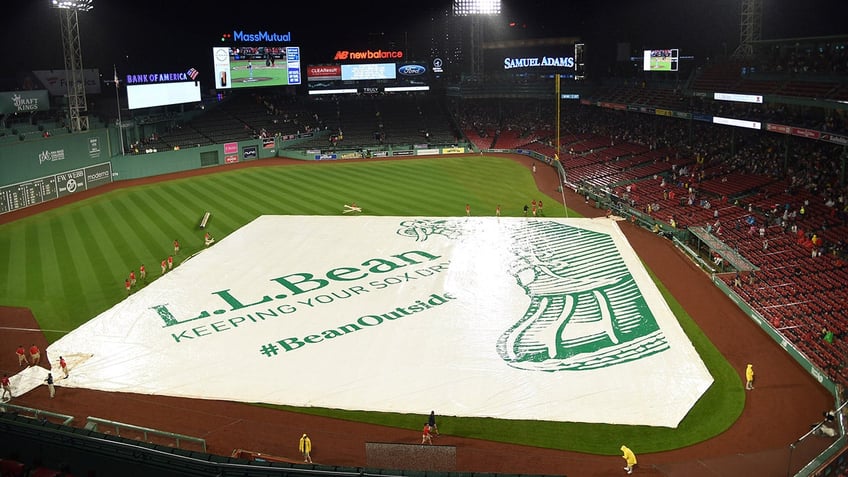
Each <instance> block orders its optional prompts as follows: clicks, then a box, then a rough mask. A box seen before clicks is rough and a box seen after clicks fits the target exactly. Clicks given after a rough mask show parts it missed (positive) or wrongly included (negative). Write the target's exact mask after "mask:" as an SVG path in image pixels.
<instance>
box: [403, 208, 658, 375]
mask: <svg viewBox="0 0 848 477" xmlns="http://www.w3.org/2000/svg"><path fill="white" fill-rule="evenodd" d="M402 225H403V226H404V227H403V228H402V229H400V230H398V234H400V235H405V236H409V237H415V238H416V240H418V241H423V240H426V239H427V238H428V237H429V236H431V235H435V234H438V235H443V236H445V237H448V238H450V239H456V238H458V237H459V236H460V235H461V234H462V231H461V227H462V225H461V224H459V223H452V222H450V221H445V220H439V221H428V220H425V219H416V220H415V221H414V223H411V221H407V222H404V223H403V224H402ZM511 238H512V240H511V249H510V253H511V255H513V256H514V257H515V260H514V261H513V263H512V264H511V266H510V270H509V272H510V274H511V275H512V276H513V277H514V278H515V280H516V283H517V284H518V285H519V286H521V287H522V288H523V289H524V292H525V293H526V294H527V296H528V297H529V298H530V303H529V305H528V307H527V310H526V311H525V313H524V315H523V316H521V317H519V318H518V319H517V321H516V323H515V324H514V325H513V326H512V327H510V328H509V329H508V330H506V331H505V332H504V333H503V334H502V335H501V337H500V338H499V339H498V342H497V351H498V354H499V355H500V356H501V358H503V359H504V360H505V361H506V362H507V363H508V364H509V365H510V366H512V367H515V368H520V369H528V370H539V371H561V370H588V369H597V368H603V367H607V366H612V365H615V364H621V363H625V362H629V361H634V360H637V359H640V358H644V357H646V356H650V355H653V354H656V353H659V352H662V351H664V350H666V349H668V346H669V345H668V342H667V340H666V338H665V336H664V335H663V333H662V331H661V330H660V329H659V325H658V324H657V320H656V318H655V317H654V315H653V312H652V311H651V309H650V307H649V306H648V304H647V303H646V301H645V299H644V298H643V297H642V294H641V292H640V290H639V287H638V285H637V283H636V280H635V279H634V277H633V276H632V275H631V273H630V270H629V269H628V268H627V266H626V264H625V263H624V261H623V260H622V258H621V255H620V254H619V252H618V249H617V248H616V245H615V242H614V241H613V239H612V237H610V236H609V235H607V234H603V233H599V232H594V231H590V230H585V229H581V228H577V227H572V226H568V225H565V224H561V223H558V222H554V221H532V222H522V223H520V224H518V225H517V226H516V227H515V228H514V229H513V230H512V231H511Z"/></svg>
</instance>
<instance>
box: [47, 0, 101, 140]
mask: <svg viewBox="0 0 848 477" xmlns="http://www.w3.org/2000/svg"><path fill="white" fill-rule="evenodd" d="M50 4H51V6H52V7H53V8H55V9H57V10H58V11H59V20H60V26H61V27H62V50H63V53H64V55H65V76H66V78H67V83H68V119H69V121H70V131H71V132H80V131H85V130H87V129H88V116H86V115H85V114H84V113H86V112H87V111H88V104H87V103H86V99H85V72H84V71H83V68H82V51H81V49H80V36H79V18H78V15H77V14H78V12H87V11H89V10H91V9H92V8H94V0H51V2H50Z"/></svg>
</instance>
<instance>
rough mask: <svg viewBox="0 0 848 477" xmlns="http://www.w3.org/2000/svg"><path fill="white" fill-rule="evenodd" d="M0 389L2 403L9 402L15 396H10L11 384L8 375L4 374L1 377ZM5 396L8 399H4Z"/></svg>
mask: <svg viewBox="0 0 848 477" xmlns="http://www.w3.org/2000/svg"><path fill="white" fill-rule="evenodd" d="M0 387H2V388H3V396H2V397H0V399H2V400H3V402H6V401H9V400H11V399H12V398H13V397H15V396H12V383H11V382H9V375H8V374H4V375H3V377H2V378H0ZM6 394H8V395H9V399H6Z"/></svg>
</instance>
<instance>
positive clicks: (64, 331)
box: [0, 326, 70, 333]
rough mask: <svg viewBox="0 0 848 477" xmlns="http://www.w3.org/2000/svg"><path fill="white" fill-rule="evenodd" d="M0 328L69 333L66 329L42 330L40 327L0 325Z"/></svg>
mask: <svg viewBox="0 0 848 477" xmlns="http://www.w3.org/2000/svg"><path fill="white" fill-rule="evenodd" d="M0 330H9V331H49V332H51V333H70V331H68V330H43V329H41V328H14V327H10V326H0Z"/></svg>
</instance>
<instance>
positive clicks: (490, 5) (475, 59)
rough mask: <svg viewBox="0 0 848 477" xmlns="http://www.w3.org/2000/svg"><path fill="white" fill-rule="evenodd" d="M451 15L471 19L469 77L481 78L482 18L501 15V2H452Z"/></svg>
mask: <svg viewBox="0 0 848 477" xmlns="http://www.w3.org/2000/svg"><path fill="white" fill-rule="evenodd" d="M453 14H454V16H459V17H466V16H467V17H470V18H471V40H470V42H469V45H470V49H471V77H472V78H482V76H483V49H482V43H483V18H484V17H486V16H494V15H500V14H501V0H454V1H453Z"/></svg>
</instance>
